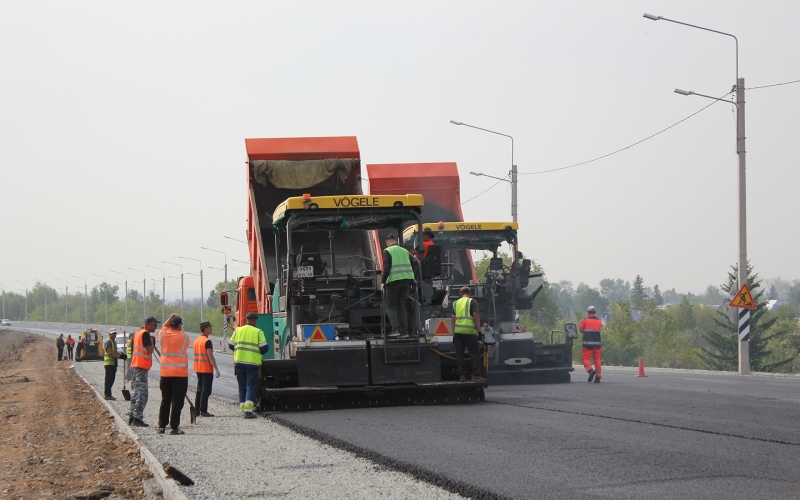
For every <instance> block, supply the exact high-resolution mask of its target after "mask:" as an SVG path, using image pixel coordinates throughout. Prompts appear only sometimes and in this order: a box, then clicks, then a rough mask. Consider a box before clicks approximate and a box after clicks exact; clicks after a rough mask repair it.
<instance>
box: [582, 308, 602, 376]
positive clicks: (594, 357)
mask: <svg viewBox="0 0 800 500" xmlns="http://www.w3.org/2000/svg"><path fill="white" fill-rule="evenodd" d="M586 312H587V313H588V314H589V317H588V318H583V319H582V320H581V326H580V330H581V333H582V334H583V367H584V368H586V372H587V373H588V374H589V382H591V381H592V380H594V382H595V383H596V384H599V383H600V379H601V378H602V377H601V372H602V369H601V366H600V355H601V354H602V352H603V348H602V343H601V342H600V330H602V329H603V321H602V320H601V319H600V318H598V317H597V316H596V314H597V309H595V307H594V306H589V308H588V309H587V310H586ZM592 363H594V367H592Z"/></svg>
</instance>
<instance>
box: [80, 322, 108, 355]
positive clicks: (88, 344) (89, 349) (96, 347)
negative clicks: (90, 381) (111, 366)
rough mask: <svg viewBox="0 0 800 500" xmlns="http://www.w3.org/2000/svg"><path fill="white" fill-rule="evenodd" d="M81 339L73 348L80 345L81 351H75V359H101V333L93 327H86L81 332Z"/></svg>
mask: <svg viewBox="0 0 800 500" xmlns="http://www.w3.org/2000/svg"><path fill="white" fill-rule="evenodd" d="M81 340H82V341H83V342H78V343H77V344H75V348H76V349H78V346H81V351H80V352H76V353H75V361H97V360H100V359H103V335H102V334H101V333H100V332H99V331H98V330H97V329H95V328H87V329H86V330H84V331H82V332H81Z"/></svg>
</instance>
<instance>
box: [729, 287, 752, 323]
mask: <svg viewBox="0 0 800 500" xmlns="http://www.w3.org/2000/svg"><path fill="white" fill-rule="evenodd" d="M730 306H731V307H741V308H742V309H755V308H756V301H755V300H753V294H751V293H750V288H748V286H747V283H745V284H744V285H742V288H740V289H739V291H738V292H736V295H735V296H734V297H733V300H732V301H731V303H730ZM740 317H741V315H740Z"/></svg>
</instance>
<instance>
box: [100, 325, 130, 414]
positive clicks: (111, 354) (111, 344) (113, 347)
mask: <svg viewBox="0 0 800 500" xmlns="http://www.w3.org/2000/svg"><path fill="white" fill-rule="evenodd" d="M116 339H117V331H116V330H115V329H114V328H112V329H111V330H109V331H108V338H107V339H106V341H105V342H104V343H103V367H104V368H105V371H106V379H105V397H106V400H107V401H116V400H117V398H115V397H114V396H113V395H112V394H111V388H112V387H114V380H115V379H116V378H117V360H118V359H121V360H123V361H125V359H127V356H126V355H125V353H124V352H122V353H120V352H117V340H116Z"/></svg>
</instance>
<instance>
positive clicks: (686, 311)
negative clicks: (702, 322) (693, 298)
mask: <svg viewBox="0 0 800 500" xmlns="http://www.w3.org/2000/svg"><path fill="white" fill-rule="evenodd" d="M675 315H676V320H677V324H678V328H680V329H681V330H691V329H693V328H694V327H695V321H694V306H693V305H692V304H691V303H690V302H689V298H688V297H687V296H686V295H684V296H683V298H681V303H680V304H678V307H677V312H676V314H675Z"/></svg>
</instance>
